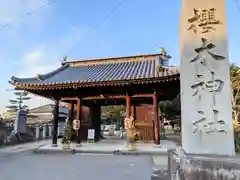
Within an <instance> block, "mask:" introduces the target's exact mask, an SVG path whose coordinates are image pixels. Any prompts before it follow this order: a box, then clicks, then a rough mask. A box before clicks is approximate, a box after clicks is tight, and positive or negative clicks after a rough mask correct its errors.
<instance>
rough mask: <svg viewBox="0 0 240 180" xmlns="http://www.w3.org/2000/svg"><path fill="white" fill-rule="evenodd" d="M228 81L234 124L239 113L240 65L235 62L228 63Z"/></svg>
mask: <svg viewBox="0 0 240 180" xmlns="http://www.w3.org/2000/svg"><path fill="white" fill-rule="evenodd" d="M230 83H231V87H232V106H233V122H234V125H235V126H236V125H238V119H239V113H240V67H239V66H237V65H236V64H231V65H230Z"/></svg>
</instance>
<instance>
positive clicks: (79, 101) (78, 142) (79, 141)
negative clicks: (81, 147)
mask: <svg viewBox="0 0 240 180" xmlns="http://www.w3.org/2000/svg"><path fill="white" fill-rule="evenodd" d="M81 113H82V105H81V99H80V98H78V99H77V115H76V119H78V120H80V128H79V130H78V132H77V144H80V143H81V134H80V131H81Z"/></svg>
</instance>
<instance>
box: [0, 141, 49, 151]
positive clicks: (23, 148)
mask: <svg viewBox="0 0 240 180" xmlns="http://www.w3.org/2000/svg"><path fill="white" fill-rule="evenodd" d="M50 143H51V140H42V141H35V142H29V143H24V144H18V145H12V146H4V147H1V148H0V154H11V153H19V152H23V151H29V150H33V149H36V148H39V147H41V146H44V145H47V144H50Z"/></svg>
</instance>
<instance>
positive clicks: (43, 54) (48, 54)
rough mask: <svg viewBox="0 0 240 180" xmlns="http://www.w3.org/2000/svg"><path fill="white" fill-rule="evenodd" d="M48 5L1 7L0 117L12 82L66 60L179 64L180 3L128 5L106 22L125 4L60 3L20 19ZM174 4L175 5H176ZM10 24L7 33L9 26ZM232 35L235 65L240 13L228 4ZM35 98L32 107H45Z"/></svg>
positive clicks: (18, 0)
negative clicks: (148, 58)
mask: <svg viewBox="0 0 240 180" xmlns="http://www.w3.org/2000/svg"><path fill="white" fill-rule="evenodd" d="M48 1H49V0H12V1H11V2H10V1H9V0H1V1H0V42H2V43H1V44H0V62H1V64H2V69H1V71H0V77H1V78H0V87H1V89H0V91H1V94H2V97H1V100H0V112H2V111H3V110H4V109H5V106H6V105H7V104H8V100H9V98H11V97H12V95H11V93H12V92H11V91H6V89H10V88H11V86H10V85H9V84H8V80H9V79H10V77H11V76H12V75H15V76H20V77H27V76H35V75H36V74H37V73H45V72H47V71H50V70H53V69H55V68H57V67H58V66H60V63H61V59H62V57H63V56H65V55H68V57H69V59H70V60H71V59H74V60H76V59H78V60H80V59H86V58H87V59H88V58H98V57H108V56H125V55H134V54H144V53H147V54H148V53H158V52H159V51H160V50H159V47H165V48H166V50H167V52H168V53H169V54H170V55H172V56H173V58H172V60H171V62H170V63H171V64H174V65H176V64H179V44H178V23H179V22H178V21H179V12H180V4H181V1H180V0H174V1H160V0H151V1H146V0H125V2H124V3H123V4H122V5H121V7H120V8H119V9H118V10H117V11H115V13H114V14H112V15H111V16H110V17H109V18H108V19H107V21H105V22H104V23H103V19H104V18H105V17H106V16H107V15H108V14H109V12H111V11H112V10H113V8H114V7H115V6H116V5H117V4H118V3H119V2H120V1H121V0H111V1H110V0H101V1H99V0H71V1H70V0H69V1H66V0H56V1H55V2H54V3H52V4H51V5H49V6H47V7H46V8H42V9H41V10H39V11H38V12H36V13H34V14H32V15H31V16H27V17H26V18H24V19H23V20H22V21H19V22H18V23H15V24H11V22H14V21H17V20H19V19H20V18H21V16H26V14H27V13H28V12H31V11H32V10H34V9H37V8H38V7H40V6H42V5H44V4H46V3H47V2H48ZM173 2H174V3H173ZM6 24H10V26H9V27H8V28H3V26H4V25H6ZM227 26H228V27H227V31H228V36H229V53H230V61H231V62H236V63H239V62H240V57H239V56H240V55H239V54H238V53H239V47H240V46H239V43H240V33H239V32H240V10H239V9H238V8H237V6H236V3H235V1H234V0H227ZM46 102H47V101H46V100H42V99H41V100H39V98H34V99H33V100H32V101H31V102H29V105H30V107H34V106H38V105H40V104H43V103H46Z"/></svg>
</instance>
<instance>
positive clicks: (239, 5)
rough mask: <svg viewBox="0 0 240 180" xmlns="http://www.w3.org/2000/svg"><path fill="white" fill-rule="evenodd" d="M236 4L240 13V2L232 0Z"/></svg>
mask: <svg viewBox="0 0 240 180" xmlns="http://www.w3.org/2000/svg"><path fill="white" fill-rule="evenodd" d="M232 1H234V2H235V5H236V6H237V9H238V11H239V12H240V4H239V1H238V0H232Z"/></svg>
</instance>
